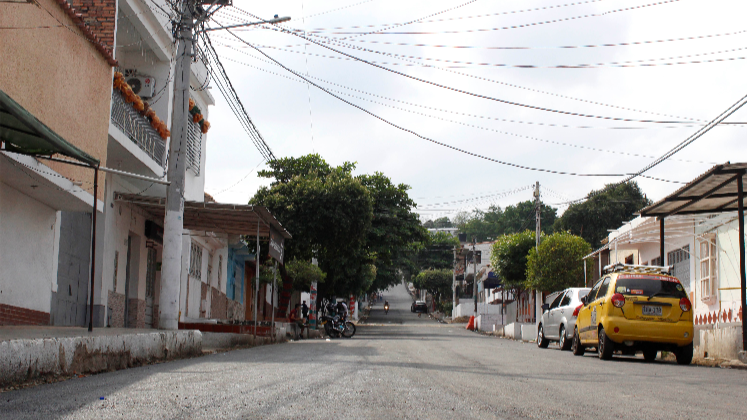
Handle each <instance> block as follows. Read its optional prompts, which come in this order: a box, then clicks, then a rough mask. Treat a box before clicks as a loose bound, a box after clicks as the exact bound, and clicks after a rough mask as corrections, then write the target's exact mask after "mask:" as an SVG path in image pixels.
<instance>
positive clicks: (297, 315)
mask: <svg viewBox="0 0 747 420" xmlns="http://www.w3.org/2000/svg"><path fill="white" fill-rule="evenodd" d="M288 320H289V321H290V322H295V323H296V326H298V328H299V331H300V334H299V336H298V338H299V339H303V330H304V328H306V325H305V321H304V319H303V317H302V315H301V304H300V303H297V304H296V308H295V309H293V310H292V311H291V313H290V317H288Z"/></svg>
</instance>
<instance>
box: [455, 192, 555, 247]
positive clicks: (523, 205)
mask: <svg viewBox="0 0 747 420" xmlns="http://www.w3.org/2000/svg"><path fill="white" fill-rule="evenodd" d="M457 218H458V220H459V221H460V222H459V224H458V225H457V227H459V230H460V231H461V232H462V233H466V234H467V238H468V239H469V240H471V239H472V238H475V239H476V240H477V241H478V242H483V241H486V240H490V239H495V238H498V237H499V236H501V235H508V234H512V233H518V232H521V231H523V230H525V229H527V228H528V227H531V226H534V225H535V223H536V212H535V209H534V202H533V201H522V202H520V203H517V204H515V205H510V206H508V207H506V208H505V209H501V208H500V207H498V206H490V207H489V208H488V210H487V211H483V210H479V209H475V210H473V211H472V214H469V213H466V212H460V213H458V214H457V217H455V220H457ZM540 218H541V222H542V223H541V225H542V232H544V233H552V232H553V225H554V223H555V220H556V218H557V210H555V209H554V208H552V207H550V206H548V205H545V204H542V208H541V212H540Z"/></svg>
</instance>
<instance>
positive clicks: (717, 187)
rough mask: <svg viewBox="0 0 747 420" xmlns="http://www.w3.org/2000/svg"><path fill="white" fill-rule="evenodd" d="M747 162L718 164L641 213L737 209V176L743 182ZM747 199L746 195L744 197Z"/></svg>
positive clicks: (693, 212)
mask: <svg viewBox="0 0 747 420" xmlns="http://www.w3.org/2000/svg"><path fill="white" fill-rule="evenodd" d="M746 174H747V163H725V164H723V165H716V166H714V167H713V168H711V169H710V170H708V171H707V172H706V173H704V174H703V175H701V176H699V177H697V178H695V179H694V180H692V181H690V182H689V183H688V184H687V185H685V186H684V187H682V188H680V189H679V190H677V191H675V192H673V193H672V194H670V195H668V196H667V197H665V198H664V199H662V200H660V201H658V202H657V203H654V204H652V205H650V206H648V207H646V208H644V209H643V210H641V211H640V212H639V213H640V215H641V216H643V217H659V218H662V217H669V216H672V215H675V214H679V215H694V214H704V213H723V212H729V211H737V207H738V205H739V203H738V201H739V200H738V198H737V180H738V179H739V178H742V180H743V182H744V179H745V175H746ZM743 200H744V198H743Z"/></svg>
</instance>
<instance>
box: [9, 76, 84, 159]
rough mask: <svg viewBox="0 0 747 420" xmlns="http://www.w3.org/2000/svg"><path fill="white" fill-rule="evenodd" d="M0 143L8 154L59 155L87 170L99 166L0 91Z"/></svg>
mask: <svg viewBox="0 0 747 420" xmlns="http://www.w3.org/2000/svg"><path fill="white" fill-rule="evenodd" d="M0 141H2V142H4V143H5V150H8V151H11V152H16V153H23V154H25V155H45V156H51V155H53V154H60V155H64V156H68V157H71V158H73V159H76V160H78V161H80V162H83V163H85V164H87V165H88V166H91V167H94V166H98V164H99V160H98V159H96V158H94V157H93V156H91V155H89V154H87V153H86V152H84V151H82V150H80V149H78V148H77V147H75V146H73V145H72V144H70V143H68V142H67V141H66V140H65V139H63V138H62V137H61V136H60V135H59V134H57V133H55V132H54V131H52V130H51V129H50V128H49V127H47V126H46V125H44V124H43V123H42V122H41V121H39V120H38V119H37V118H36V117H35V116H33V115H32V114H31V113H30V112H28V111H27V110H26V109H25V108H23V107H22V106H21V105H19V104H18V102H16V101H14V100H13V98H11V97H10V96H8V95H7V94H6V93H5V92H3V91H2V90H0Z"/></svg>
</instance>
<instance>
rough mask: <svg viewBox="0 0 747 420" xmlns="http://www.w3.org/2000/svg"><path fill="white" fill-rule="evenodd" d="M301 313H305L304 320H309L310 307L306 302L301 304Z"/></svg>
mask: <svg viewBox="0 0 747 420" xmlns="http://www.w3.org/2000/svg"><path fill="white" fill-rule="evenodd" d="M301 312H302V313H303V317H304V319H309V305H307V304H306V301H305V300H304V301H303V303H302V304H301Z"/></svg>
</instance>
